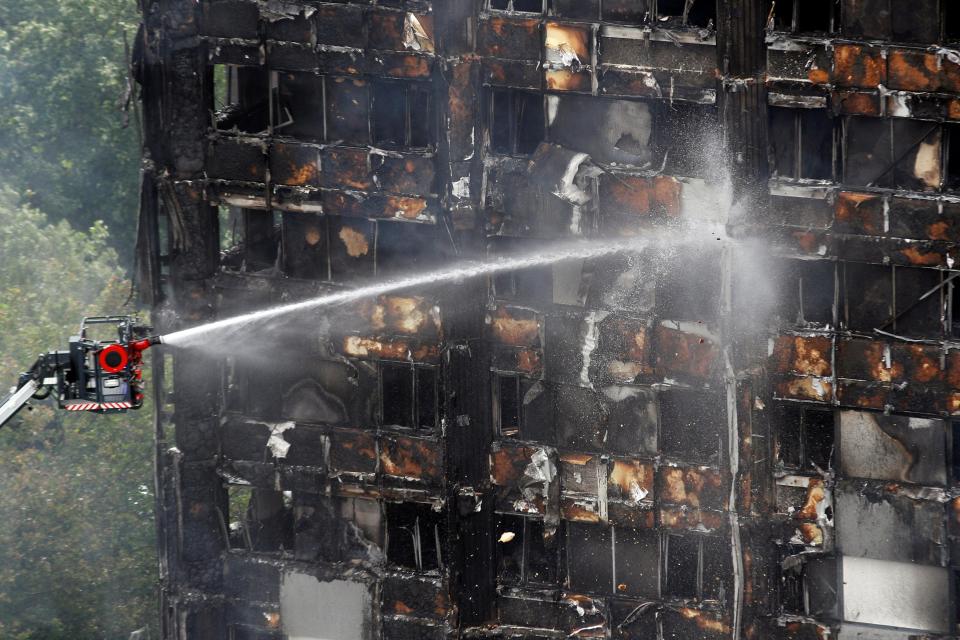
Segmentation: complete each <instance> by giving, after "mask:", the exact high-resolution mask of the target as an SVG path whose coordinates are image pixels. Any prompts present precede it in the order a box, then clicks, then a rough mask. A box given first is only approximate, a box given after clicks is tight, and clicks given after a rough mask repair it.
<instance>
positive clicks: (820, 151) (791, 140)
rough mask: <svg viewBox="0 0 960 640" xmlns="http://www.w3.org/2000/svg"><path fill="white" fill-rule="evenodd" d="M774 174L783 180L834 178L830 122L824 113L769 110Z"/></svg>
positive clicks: (784, 109) (831, 123)
mask: <svg viewBox="0 0 960 640" xmlns="http://www.w3.org/2000/svg"><path fill="white" fill-rule="evenodd" d="M769 114H770V138H771V140H772V143H773V153H772V156H773V171H774V173H775V175H778V176H781V177H784V178H808V179H813V180H829V179H831V178H833V119H832V118H831V117H830V115H829V113H828V111H827V110H826V109H786V108H783V107H769Z"/></svg>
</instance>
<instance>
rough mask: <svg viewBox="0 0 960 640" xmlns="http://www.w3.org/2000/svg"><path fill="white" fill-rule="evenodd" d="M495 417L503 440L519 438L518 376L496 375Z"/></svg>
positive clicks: (519, 398) (520, 401) (520, 400)
mask: <svg viewBox="0 0 960 640" xmlns="http://www.w3.org/2000/svg"><path fill="white" fill-rule="evenodd" d="M496 385H497V387H496V389H497V406H496V416H497V420H498V425H499V427H500V428H499V432H500V435H501V436H503V437H504V438H519V437H520V407H521V403H522V402H523V400H522V398H521V397H520V376H517V375H511V374H497V376H496Z"/></svg>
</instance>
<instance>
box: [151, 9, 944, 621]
mask: <svg viewBox="0 0 960 640" xmlns="http://www.w3.org/2000/svg"><path fill="white" fill-rule="evenodd" d="M141 4H142V7H143V26H142V28H141V30H140V33H139V34H138V38H137V44H136V47H135V50H134V63H135V64H134V67H135V74H136V77H137V79H138V81H139V82H140V84H141V86H142V93H143V106H144V131H145V138H144V140H145V150H144V163H143V166H144V169H143V172H144V173H143V187H142V195H141V212H140V215H141V224H140V234H139V237H138V255H139V263H138V264H139V272H140V284H141V290H142V293H143V295H144V298H145V299H146V300H147V301H148V302H149V303H150V304H152V305H154V306H155V308H156V314H155V315H156V317H157V318H158V319H159V322H158V324H160V325H161V329H162V330H164V331H168V330H171V329H175V328H181V327H187V326H193V325H196V324H199V323H202V322H205V321H208V320H211V319H215V318H224V317H229V316H232V315H236V314H240V313H243V312H246V311H249V310H253V309H261V308H265V307H268V306H271V305H275V304H281V303H285V302H291V301H298V300H305V299H308V298H311V297H315V296H319V295H322V294H325V293H331V292H336V291H342V290H346V289H349V288H352V287H357V286H362V285H364V284H369V283H372V282H381V281H383V280H386V279H389V278H392V277H394V276H397V275H404V274H411V273H413V274H426V273H429V272H430V270H432V269H435V268H437V267H440V266H445V265H451V264H453V263H455V262H456V261H459V260H462V259H467V260H474V259H496V258H498V257H500V256H505V255H511V256H513V255H520V254H523V253H525V252H529V253H535V252H539V251H541V250H542V248H543V247H544V246H549V243H550V242H553V241H558V240H596V241H600V242H608V241H611V240H624V239H630V238H637V239H643V238H645V237H647V236H649V235H650V234H652V233H653V232H657V233H658V234H660V235H658V236H657V237H658V238H662V239H663V240H661V241H659V242H657V243H655V245H651V246H648V247H646V248H645V249H643V250H640V251H637V252H635V253H632V254H629V255H626V254H624V255H618V256H615V257H605V258H601V259H588V260H566V261H561V262H557V263H554V264H552V265H547V266H541V267H531V268H527V269H520V270H516V271H512V272H503V273H498V274H496V275H495V276H491V277H489V278H475V279H473V280H469V281H463V282H459V283H455V284H453V285H442V286H441V285H438V286H430V287H419V288H408V289H404V290H399V291H395V292H392V293H388V294H384V295H379V296H372V297H370V298H368V299H365V300H363V301H360V302H357V303H351V304H349V305H342V306H339V307H337V308H335V309H333V310H331V309H324V310H314V311H309V312H304V313H301V314H296V315H291V316H285V317H283V318H281V319H277V320H273V321H271V322H269V323H265V324H264V325H262V326H259V327H256V328H247V329H244V330H241V331H238V332H236V333H232V334H230V335H227V336H214V337H212V338H211V340H210V344H209V345H206V346H205V347H204V348H202V349H196V350H182V351H178V352H175V353H173V354H172V355H167V356H164V359H163V360H161V361H158V362H156V363H155V368H154V380H155V384H156V385H157V392H158V393H157V397H158V399H159V400H160V402H159V404H160V407H159V410H158V415H157V452H158V453H157V455H158V464H157V495H158V514H159V517H158V526H159V534H160V535H159V541H160V542H159V544H160V552H161V553H160V555H161V566H160V572H161V575H160V577H161V584H162V592H161V605H162V606H161V615H162V636H163V637H164V638H169V639H171V640H172V639H173V638H177V639H181V638H204V639H206V638H211V639H223V640H228V639H229V640H245V639H258V640H265V639H270V640H279V639H281V638H290V639H310V638H316V639H329V638H336V639H338V640H339V639H344V640H348V639H350V640H352V639H357V640H374V639H377V638H384V639H386V640H402V639H407V638H418V639H419V638H504V639H506V638H511V639H512V638H536V639H547V638H565V637H566V638H569V637H577V638H615V639H620V640H654V639H664V640H667V639H678V640H679V639H713V638H750V639H762V638H783V639H797V640H799V639H806V638H811V639H814V638H816V639H822V638H830V637H839V638H841V639H845V638H877V639H881V638H882V639H887V638H890V639H901V638H903V639H906V638H938V637H943V638H945V637H950V636H953V635H956V634H957V633H960V629H958V626H957V625H958V608H957V604H956V603H957V589H958V587H960V580H958V577H960V559H958V558H960V556H958V554H960V463H958V461H957V460H958V459H957V456H958V455H960V449H958V447H960V426H958V425H960V423H958V422H955V420H957V418H956V416H960V346H958V345H960V342H958V335H960V333H958V332H960V315H958V314H960V302H958V300H960V294H958V295H957V296H955V285H956V284H957V283H960V280H956V274H957V272H956V271H955V270H954V267H955V260H956V259H957V257H958V256H957V243H958V242H960V222H958V220H960V192H958V187H960V160H958V158H960V133H956V134H955V132H956V131H960V129H955V128H956V127H958V126H960V124H956V123H958V122H960V84H958V83H960V10H957V9H956V8H955V7H954V6H953V3H951V2H948V1H947V0H922V1H921V2H918V3H913V4H912V5H911V6H910V8H909V10H906V9H905V8H904V3H902V2H896V1H895V0H869V1H867V0H824V1H807V0H804V1H803V2H801V1H800V0H792V1H791V0H786V1H783V0H781V1H778V2H773V1H772V0H715V1H710V0H681V1H673V0H576V1H571V0H470V1H467V0H449V1H448V2H443V3H440V2H437V3H433V2H430V1H428V0H350V1H330V2H315V1H306V0H304V1H302V2H294V1H286V0H284V1H280V0H200V1H199V2H197V1H195V0H157V1H156V2H150V3H146V2H145V3H141ZM954 137H957V138H958V140H957V141H955V140H953V138H954ZM953 147H957V149H953ZM954 151H956V152H957V153H956V154H955V153H954ZM955 156H956V157H955ZM690 229H694V230H696V231H697V232H702V233H704V235H706V234H707V233H708V232H709V231H711V230H713V231H714V232H715V235H714V236H710V238H709V241H704V242H702V243H700V244H695V245H690V244H686V245H683V244H677V246H673V243H672V242H671V241H670V240H669V238H670V237H671V234H672V235H673V236H675V237H676V238H677V240H678V241H679V240H681V239H682V238H683V237H684V236H685V235H686V234H688V232H689V230H690Z"/></svg>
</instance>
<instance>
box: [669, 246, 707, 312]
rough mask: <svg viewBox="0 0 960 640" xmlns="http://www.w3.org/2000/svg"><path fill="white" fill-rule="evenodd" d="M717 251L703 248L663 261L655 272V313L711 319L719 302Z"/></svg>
mask: <svg viewBox="0 0 960 640" xmlns="http://www.w3.org/2000/svg"><path fill="white" fill-rule="evenodd" d="M718 264H720V252H719V251H718V250H713V249H705V250H703V251H699V252H697V253H696V254H695V255H688V254H684V255H682V256H680V257H677V258H673V259H670V260H668V261H666V262H665V263H664V264H663V266H662V272H661V273H658V274H657V287H656V307H657V316H658V317H660V318H662V319H665V320H693V321H697V322H712V321H713V320H715V319H716V318H717V314H718V313H719V305H720V270H719V269H717V268H716V265H718Z"/></svg>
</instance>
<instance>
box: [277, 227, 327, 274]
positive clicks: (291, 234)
mask: <svg viewBox="0 0 960 640" xmlns="http://www.w3.org/2000/svg"><path fill="white" fill-rule="evenodd" d="M282 216H283V234H282V237H283V252H282V253H283V263H284V265H283V270H284V273H285V274H287V275H288V276H291V277H293V278H312V279H316V280H326V279H327V278H328V277H329V266H328V260H327V218H326V217H324V216H318V215H315V214H311V213H283V214H282Z"/></svg>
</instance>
